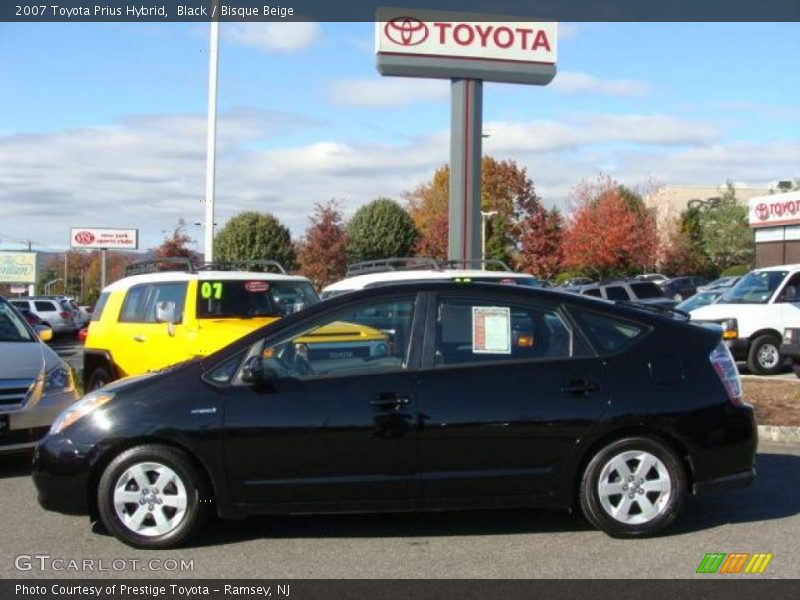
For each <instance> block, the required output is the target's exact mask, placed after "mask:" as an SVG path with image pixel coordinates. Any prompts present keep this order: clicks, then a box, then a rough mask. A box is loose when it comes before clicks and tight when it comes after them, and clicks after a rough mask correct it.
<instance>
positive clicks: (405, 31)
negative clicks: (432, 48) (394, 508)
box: [383, 17, 428, 46]
mask: <svg viewBox="0 0 800 600" xmlns="http://www.w3.org/2000/svg"><path fill="white" fill-rule="evenodd" d="M383 32H384V33H385V34H386V37H388V38H389V39H390V40H392V41H393V42H394V43H395V44H398V45H400V46H416V45H418V44H421V43H422V42H424V41H425V40H427V39H428V26H427V25H425V23H423V22H422V21H420V20H419V19H415V18H413V17H397V18H395V19H392V20H391V21H387V23H386V25H385V26H384V28H383Z"/></svg>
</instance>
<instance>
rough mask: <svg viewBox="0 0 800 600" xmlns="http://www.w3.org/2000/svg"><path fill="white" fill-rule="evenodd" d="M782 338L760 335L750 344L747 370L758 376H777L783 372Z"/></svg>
mask: <svg viewBox="0 0 800 600" xmlns="http://www.w3.org/2000/svg"><path fill="white" fill-rule="evenodd" d="M780 347H781V340H780V338H778V337H776V336H774V335H760V336H758V337H757V338H756V339H754V340H753V343H751V344H750V350H748V352H747V368H748V369H749V370H750V372H751V373H755V374H756V375H775V374H776V373H778V372H779V371H780V370H781V364H782V362H783V361H782V360H781V356H780V353H779V349H780Z"/></svg>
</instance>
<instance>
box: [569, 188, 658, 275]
mask: <svg viewBox="0 0 800 600" xmlns="http://www.w3.org/2000/svg"><path fill="white" fill-rule="evenodd" d="M574 200H575V202H574V209H573V212H572V214H571V215H570V216H569V218H568V222H567V227H566V231H565V232H564V242H563V251H564V266H566V267H568V268H573V269H580V270H582V271H584V272H586V273H590V274H592V275H595V276H599V277H610V276H617V275H625V274H634V273H641V272H642V271H644V270H648V269H649V268H651V267H652V265H653V264H654V263H655V260H656V254H657V251H658V233H657V230H656V220H655V216H654V215H653V213H652V212H651V211H650V210H648V209H647V208H646V207H645V205H644V202H643V201H642V198H641V196H639V195H638V194H637V193H635V192H634V191H632V190H630V189H628V188H626V187H624V186H622V185H620V184H618V183H617V182H616V181H614V180H612V179H611V178H609V177H606V176H601V177H600V178H598V179H597V180H596V181H584V182H583V183H581V184H580V185H579V186H578V187H577V188H576V190H575V192H574Z"/></svg>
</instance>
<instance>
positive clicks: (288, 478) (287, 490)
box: [34, 281, 757, 548]
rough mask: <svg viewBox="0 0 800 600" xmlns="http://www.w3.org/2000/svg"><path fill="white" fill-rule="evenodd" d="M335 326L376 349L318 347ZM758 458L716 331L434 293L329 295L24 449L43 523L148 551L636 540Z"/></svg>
mask: <svg viewBox="0 0 800 600" xmlns="http://www.w3.org/2000/svg"><path fill="white" fill-rule="evenodd" d="M332 324H337V327H339V329H341V324H353V325H355V326H356V327H352V330H353V331H354V332H358V331H361V330H365V329H369V330H378V331H381V332H382V333H383V334H384V335H385V336H386V343H385V344H384V345H383V347H382V349H381V351H380V352H376V351H372V350H365V347H364V346H363V345H358V344H355V345H354V344H353V343H352V340H347V339H343V338H341V336H339V337H336V338H330V339H326V336H325V332H326V328H330V326H331V325H332ZM308 340H314V343H313V344H312V343H309V341H308ZM756 440H757V436H756V425H755V421H754V417H753V409H752V408H751V407H750V406H749V405H747V404H745V403H744V402H743V400H742V388H741V383H740V380H739V375H738V372H737V370H736V365H735V364H734V362H733V359H732V358H731V354H730V352H729V350H728V348H727V347H726V346H725V345H724V344H723V343H722V340H721V330H720V329H719V328H713V327H710V326H700V325H695V324H692V323H690V322H688V321H687V320H686V316H685V315H684V314H682V313H680V312H676V311H670V310H667V309H659V308H653V307H650V308H648V307H637V306H635V305H630V304H625V303H623V302H618V303H611V302H606V301H603V300H598V299H594V298H589V297H583V296H578V295H573V294H567V293H562V292H556V291H550V290H543V289H535V288H526V287H523V286H501V285H494V284H482V283H476V284H464V283H452V282H437V281H432V282H422V283H401V284H397V285H391V286H383V287H376V288H369V289H365V290H362V291H356V292H352V293H349V294H343V295H341V296H339V297H334V298H332V299H330V300H327V301H325V302H321V303H318V304H315V305H313V306H311V307H309V308H307V309H305V310H302V311H299V312H297V313H294V314H292V315H289V316H287V317H285V318H284V319H281V320H279V321H276V322H273V323H270V324H268V325H266V326H264V327H262V328H260V329H257V330H255V331H253V332H252V333H250V334H248V335H246V336H245V337H243V338H241V339H239V340H237V341H235V342H233V343H231V344H230V345H228V346H226V347H224V348H222V349H221V350H219V351H217V352H215V353H213V354H211V355H209V356H205V357H202V358H196V359H194V360H191V361H188V362H185V363H182V364H179V365H175V366H174V367H171V368H168V369H166V370H163V371H160V372H157V373H148V374H145V375H141V376H137V377H131V378H128V379H123V380H120V381H117V382H114V383H112V384H110V385H107V386H105V387H103V388H101V389H98V390H96V391H94V392H92V393H90V394H89V395H87V396H85V397H84V398H83V399H82V400H81V401H79V402H78V403H77V404H75V405H73V406H71V407H70V408H69V409H68V410H66V411H65V412H63V413H62V414H61V415H60V416H59V418H58V419H57V420H56V421H55V423H54V424H53V426H52V428H51V430H50V433H49V434H48V435H47V436H46V437H45V438H44V439H43V440H42V441H41V443H40V444H39V445H38V447H37V449H36V452H35V457H34V480H35V483H36V486H37V488H38V495H39V501H40V503H41V504H42V506H43V507H45V508H47V509H51V510H56V511H61V512H68V513H85V514H88V515H90V516H91V518H92V519H99V520H100V521H102V523H103V524H104V525H105V526H106V527H107V529H108V530H109V531H111V532H112V533H113V534H114V535H116V536H117V537H118V538H119V539H121V540H122V541H124V542H126V543H128V544H130V545H132V546H137V547H144V548H165V547H172V546H175V545H178V544H180V543H182V542H185V541H186V540H187V539H188V538H189V536H190V535H192V534H194V533H196V532H197V531H198V530H200V529H201V526H202V524H203V522H204V520H205V519H206V518H207V517H208V516H209V515H210V514H211V513H212V512H213V513H216V514H217V515H218V516H220V517H223V518H243V517H247V516H248V515H254V514H291V513H317V512H339V511H347V512H353V511H365V512H367V511H402V510H443V509H448V510H449V509H452V508H482V507H498V506H508V507H512V506H513V507H525V506H529V507H546V508H555V509H564V508H566V509H572V508H573V507H574V508H579V509H580V510H581V511H582V512H583V514H584V515H585V516H586V518H587V519H588V520H589V521H590V522H591V523H592V524H593V525H595V526H596V527H598V528H600V529H601V530H603V531H605V532H606V533H608V534H609V535H612V536H615V537H637V536H645V535H652V534H655V533H657V532H659V531H662V530H664V529H665V528H667V527H668V526H669V525H671V524H672V523H673V522H674V521H675V519H676V518H677V517H678V515H679V513H680V512H681V509H682V507H683V505H684V501H685V499H686V497H687V496H688V495H689V494H691V493H697V492H701V491H704V490H708V489H712V488H725V487H736V486H743V485H747V484H748V483H750V482H751V481H752V479H753V477H754V474H755V471H754V468H753V464H754V457H755V451H756Z"/></svg>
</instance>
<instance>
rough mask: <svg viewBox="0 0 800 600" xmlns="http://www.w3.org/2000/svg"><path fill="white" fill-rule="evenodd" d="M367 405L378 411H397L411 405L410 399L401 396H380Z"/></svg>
mask: <svg viewBox="0 0 800 600" xmlns="http://www.w3.org/2000/svg"><path fill="white" fill-rule="evenodd" d="M369 404H370V406H373V407H375V408H377V409H379V410H399V409H400V407H401V406H406V405H408V404H411V398H409V397H408V396H404V395H402V394H381V395H380V396H378V397H377V398H375V399H374V400H370V401H369Z"/></svg>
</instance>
